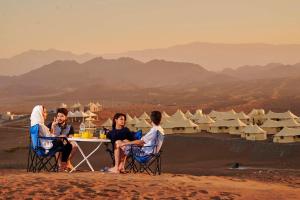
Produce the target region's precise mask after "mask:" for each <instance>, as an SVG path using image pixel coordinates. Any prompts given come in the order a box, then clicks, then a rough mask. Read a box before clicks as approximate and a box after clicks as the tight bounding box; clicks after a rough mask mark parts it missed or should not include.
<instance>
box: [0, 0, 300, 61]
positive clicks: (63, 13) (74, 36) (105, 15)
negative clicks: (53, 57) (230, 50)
mask: <svg viewBox="0 0 300 200" xmlns="http://www.w3.org/2000/svg"><path fill="white" fill-rule="evenodd" d="M194 41H200V42H223V43H253V42H255V43H258V42H259V43H260V42H263V43H273V44H278V43H280V44H282V43H297V44H299V43H300V0H0V57H9V56H12V55H15V54H17V53H20V52H22V51H25V50H28V49H49V48H55V49H61V50H70V51H73V52H75V53H83V52H91V53H98V54H101V53H113V52H123V51H127V50H138V49H146V48H158V47H168V46H172V45H176V44H183V43H189V42H194Z"/></svg>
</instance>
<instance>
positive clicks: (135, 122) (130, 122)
mask: <svg viewBox="0 0 300 200" xmlns="http://www.w3.org/2000/svg"><path fill="white" fill-rule="evenodd" d="M139 121H140V120H139V119H138V118H137V117H136V116H134V118H133V119H132V120H129V121H126V124H130V125H136V124H137V123H138V122H139Z"/></svg>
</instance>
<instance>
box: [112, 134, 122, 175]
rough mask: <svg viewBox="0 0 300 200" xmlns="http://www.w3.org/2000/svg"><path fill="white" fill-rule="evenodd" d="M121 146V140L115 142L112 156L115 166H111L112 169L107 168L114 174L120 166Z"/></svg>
mask: <svg viewBox="0 0 300 200" xmlns="http://www.w3.org/2000/svg"><path fill="white" fill-rule="evenodd" d="M121 144H122V141H121V140H117V141H116V142H115V149H114V156H115V166H113V167H112V168H109V171H110V172H114V173H119V172H120V171H119V165H120V161H121V153H122V152H121Z"/></svg>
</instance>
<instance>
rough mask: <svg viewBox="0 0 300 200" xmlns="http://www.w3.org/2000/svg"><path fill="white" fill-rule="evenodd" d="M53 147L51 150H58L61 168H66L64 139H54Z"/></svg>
mask: <svg viewBox="0 0 300 200" xmlns="http://www.w3.org/2000/svg"><path fill="white" fill-rule="evenodd" d="M52 143H53V147H52V149H51V150H53V151H58V152H59V154H57V153H56V156H57V155H59V158H58V159H59V165H58V166H59V170H64V169H65V168H66V162H64V160H63V158H64V143H63V141H62V140H59V139H57V140H53V141H52Z"/></svg>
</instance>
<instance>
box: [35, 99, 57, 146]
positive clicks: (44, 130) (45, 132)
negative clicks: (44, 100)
mask: <svg viewBox="0 0 300 200" xmlns="http://www.w3.org/2000/svg"><path fill="white" fill-rule="evenodd" d="M43 112H44V107H43V106H41V105H38V106H35V107H34V108H33V110H32V113H31V116H30V121H31V126H34V125H37V124H38V125H39V135H40V136H45V137H51V136H53V135H52V134H51V133H50V131H49V129H48V127H47V126H45V124H44V123H45V119H44V117H43ZM41 144H42V147H44V148H45V149H46V150H48V149H51V148H52V146H53V144H52V141H51V140H44V139H41Z"/></svg>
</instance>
